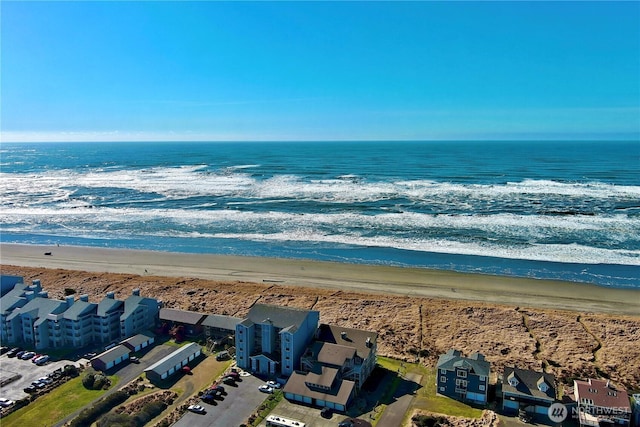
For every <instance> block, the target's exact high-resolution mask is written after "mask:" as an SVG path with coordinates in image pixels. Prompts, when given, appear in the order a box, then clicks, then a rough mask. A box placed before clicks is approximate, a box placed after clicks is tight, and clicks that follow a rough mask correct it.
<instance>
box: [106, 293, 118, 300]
mask: <svg viewBox="0 0 640 427" xmlns="http://www.w3.org/2000/svg"><path fill="white" fill-rule="evenodd" d="M115 297H116V293H115V292H113V291H111V292H107V298H109V299H115Z"/></svg>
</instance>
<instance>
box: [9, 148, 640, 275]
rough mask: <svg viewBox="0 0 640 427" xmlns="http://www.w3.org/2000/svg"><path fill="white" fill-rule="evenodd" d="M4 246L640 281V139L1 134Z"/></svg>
mask: <svg viewBox="0 0 640 427" xmlns="http://www.w3.org/2000/svg"><path fill="white" fill-rule="evenodd" d="M1 156H2V157H1V160H0V167H1V172H0V176H1V178H2V183H1V184H0V195H1V202H2V205H1V211H0V226H1V231H2V241H4V242H17V243H33V244H45V243H46V244H50V243H60V244H74V245H87V246H102V247H117V248H137V249H153V250H163V251H179V252H190V253H198V252H201V253H221V254H236V255H255V256H275V257H283V258H300V257H302V258H310V259H322V260H334V261H343V262H354V263H355V262H357V263H370V264H392V265H411V266H423V267H429V268H442V269H451V270H456V271H471V272H483V273H491V274H502V275H514V276H528V277H537V278H556V279H564V280H574V281H583V282H590V283H597V284H601V285H607V286H621V287H622V286H623V287H640V178H639V177H638V176H639V174H638V169H639V166H640V144H639V143H638V142H453V141H450V142H348V143H344V142H329V143H321V142H304V143H292V142H287V143H285V142H271V143H264V142H263V143H255V142H254V143H248V142H247V143H237V142H234V143H111V144H109V143H90V144H89V143H87V144H80V143H66V144H58V143H47V144H2V147H1Z"/></svg>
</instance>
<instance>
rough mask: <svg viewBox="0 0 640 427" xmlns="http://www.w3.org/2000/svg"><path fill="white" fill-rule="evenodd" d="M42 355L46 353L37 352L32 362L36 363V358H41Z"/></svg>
mask: <svg viewBox="0 0 640 427" xmlns="http://www.w3.org/2000/svg"><path fill="white" fill-rule="evenodd" d="M42 356H44V354H40V353H38V354H36V355H35V356H33V357H32V358H31V362H32V363H36V359H39V358H41V357H42Z"/></svg>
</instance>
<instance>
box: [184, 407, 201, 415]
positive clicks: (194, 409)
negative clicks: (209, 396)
mask: <svg viewBox="0 0 640 427" xmlns="http://www.w3.org/2000/svg"><path fill="white" fill-rule="evenodd" d="M187 409H188V410H190V411H191V412H195V413H196V414H204V408H203V407H202V406H200V405H190V406H189V407H188V408H187Z"/></svg>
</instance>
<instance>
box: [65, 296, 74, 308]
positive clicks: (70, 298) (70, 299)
mask: <svg viewBox="0 0 640 427" xmlns="http://www.w3.org/2000/svg"><path fill="white" fill-rule="evenodd" d="M65 301H67V305H68V306H69V307H71V306H72V305H73V295H69V296H68V297H66V298H65Z"/></svg>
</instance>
